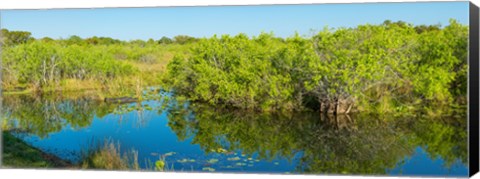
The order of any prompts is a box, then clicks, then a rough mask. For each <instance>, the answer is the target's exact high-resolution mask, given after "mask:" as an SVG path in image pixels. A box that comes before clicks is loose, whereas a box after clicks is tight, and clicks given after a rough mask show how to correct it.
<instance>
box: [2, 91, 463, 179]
mask: <svg viewBox="0 0 480 179" xmlns="http://www.w3.org/2000/svg"><path fill="white" fill-rule="evenodd" d="M3 98H4V99H3V114H4V117H5V119H6V122H7V123H8V124H6V125H9V126H10V127H11V128H13V129H15V130H12V133H13V134H14V135H15V136H16V137H18V138H20V139H22V140H23V141H25V142H26V143H28V144H30V145H31V146H34V147H36V148H39V149H41V150H43V151H45V152H47V153H50V154H54V155H56V156H58V157H60V158H62V159H65V160H69V161H72V162H74V163H75V162H79V160H80V154H81V152H82V151H83V150H85V149H86V148H88V147H89V146H90V145H91V144H92V143H95V142H96V141H103V140H106V139H107V140H110V141H113V142H115V143H118V144H119V145H120V146H121V147H120V149H121V151H129V150H136V151H138V159H139V164H140V166H141V167H142V168H148V166H149V165H150V164H151V162H154V161H156V160H158V159H159V157H160V156H164V157H165V161H166V164H167V166H168V167H169V168H170V169H171V170H173V171H176V172H180V171H184V172H234V173H302V174H353V175H360V174H362V175H368V174H379V175H408V176H412V175H416V176H419V175H421V176H462V177H466V176H467V175H468V166H467V162H468V159H467V158H468V151H467V136H468V135H467V118H466V112H465V115H462V114H461V113H460V114H458V115H454V116H453V117H438V118H428V117H422V116H415V115H413V116H411V117H405V116H403V117H399V116H388V115H363V114H352V115H338V116H326V115H320V114H319V113H318V112H301V113H256V112H247V111H239V110H227V109H218V108H214V107H210V106H207V105H202V104H193V103H189V102H186V101H182V100H176V99H174V98H173V97H172V96H171V95H170V94H169V93H164V94H162V95H160V97H159V98H155V99H151V100H146V101H143V102H141V103H130V104H112V103H105V102H102V101H98V100H94V99H92V98H89V97H88V96H81V95H75V97H71V96H69V95H52V96H43V97H38V96H37V97H34V96H31V95H10V96H4V97H3ZM13 131H15V132H13Z"/></svg>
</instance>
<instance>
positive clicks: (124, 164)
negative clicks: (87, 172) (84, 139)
mask: <svg viewBox="0 0 480 179" xmlns="http://www.w3.org/2000/svg"><path fill="white" fill-rule="evenodd" d="M80 166H81V168H83V169H102V170H140V166H139V164H138V152H137V151H134V150H132V151H130V152H126V153H124V154H123V155H122V154H121V152H120V145H119V144H118V143H117V144H115V143H113V142H111V141H108V140H105V142H104V143H103V144H102V145H97V146H93V148H90V149H87V151H84V152H83V153H82V162H81V163H80Z"/></svg>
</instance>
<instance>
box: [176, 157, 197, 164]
mask: <svg viewBox="0 0 480 179" xmlns="http://www.w3.org/2000/svg"><path fill="white" fill-rule="evenodd" d="M177 162H179V163H187V162H195V160H194V159H186V158H184V159H182V160H177Z"/></svg>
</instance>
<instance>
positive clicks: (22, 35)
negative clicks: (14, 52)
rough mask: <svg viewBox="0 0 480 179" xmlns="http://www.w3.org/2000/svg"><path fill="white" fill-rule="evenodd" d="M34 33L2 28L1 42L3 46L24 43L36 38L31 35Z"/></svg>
mask: <svg viewBox="0 0 480 179" xmlns="http://www.w3.org/2000/svg"><path fill="white" fill-rule="evenodd" d="M31 35H32V33H30V32H25V31H9V30H7V29H2V30H1V34H0V44H2V46H7V47H8V46H14V45H18V44H24V43H27V42H28V41H32V40H34V38H33V37H31Z"/></svg>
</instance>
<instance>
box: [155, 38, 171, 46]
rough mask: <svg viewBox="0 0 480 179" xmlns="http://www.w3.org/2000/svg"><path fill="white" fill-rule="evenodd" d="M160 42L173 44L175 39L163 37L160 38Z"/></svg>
mask: <svg viewBox="0 0 480 179" xmlns="http://www.w3.org/2000/svg"><path fill="white" fill-rule="evenodd" d="M158 43H159V44H171V43H173V40H172V39H170V38H168V37H162V38H161V39H160V40H158Z"/></svg>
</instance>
